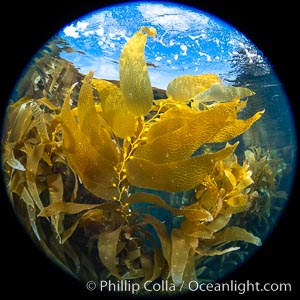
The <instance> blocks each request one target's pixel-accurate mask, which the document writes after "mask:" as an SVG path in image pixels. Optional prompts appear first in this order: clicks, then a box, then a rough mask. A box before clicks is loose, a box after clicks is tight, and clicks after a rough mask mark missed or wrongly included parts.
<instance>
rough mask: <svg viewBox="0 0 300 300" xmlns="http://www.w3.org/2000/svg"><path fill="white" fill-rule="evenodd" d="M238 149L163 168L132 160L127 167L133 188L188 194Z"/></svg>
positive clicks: (155, 164)
mask: <svg viewBox="0 0 300 300" xmlns="http://www.w3.org/2000/svg"><path fill="white" fill-rule="evenodd" d="M236 146H237V144H235V145H233V146H228V147H226V148H224V149H223V150H221V151H218V152H215V153H213V154H207V155H200V156H194V157H191V158H188V159H184V160H180V161H173V162H170V163H163V164H157V163H154V162H152V161H148V160H145V159H139V158H132V159H131V160H129V162H128V163H127V164H126V170H127V179H128V181H129V183H130V184H132V185H135V186H138V187H143V188H150V189H154V190H164V191H168V192H182V191H185V190H189V189H192V188H194V187H195V186H196V185H198V184H199V183H200V182H201V181H202V180H203V179H204V177H205V176H206V175H207V174H208V173H210V172H211V171H212V169H213V167H214V165H215V163H216V162H217V161H219V160H221V159H224V158H225V157H227V156H229V155H230V154H231V153H232V152H233V151H234V150H235V148H236Z"/></svg>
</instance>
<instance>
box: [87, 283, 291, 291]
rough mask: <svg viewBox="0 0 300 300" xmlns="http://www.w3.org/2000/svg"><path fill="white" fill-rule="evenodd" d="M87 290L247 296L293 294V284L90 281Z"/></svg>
mask: <svg viewBox="0 0 300 300" xmlns="http://www.w3.org/2000/svg"><path fill="white" fill-rule="evenodd" d="M86 288H87V290H89V291H94V290H99V291H100V292H117V293H118V292H127V293H131V294H138V293H139V292H140V291H142V290H144V291H146V292H149V293H159V292H169V293H172V292H174V293H178V292H234V293H238V294H245V293H248V292H250V293H251V292H270V293H272V292H291V291H292V284H291V283H288V282H279V283H278V282H273V283H270V282H267V283H260V282H251V281H250V280H247V281H246V282H238V281H237V280H231V281H229V282H222V283H218V282H216V283H203V282H202V283H201V282H200V283H199V282H198V281H196V280H192V281H188V282H185V281H183V282H182V283H181V284H180V285H179V286H176V285H175V284H174V283H171V282H169V281H167V280H162V281H160V282H157V281H146V282H144V283H143V284H139V283H137V282H134V281H131V280H117V281H111V280H101V281H100V282H98V283H97V282H95V281H89V282H87V283H86Z"/></svg>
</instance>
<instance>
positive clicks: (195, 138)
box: [134, 109, 229, 163]
mask: <svg viewBox="0 0 300 300" xmlns="http://www.w3.org/2000/svg"><path fill="white" fill-rule="evenodd" d="M217 111H219V109H218V110H216V109H211V110H206V111H200V112H198V113H197V114H192V115H191V116H192V117H189V118H185V119H183V118H181V119H180V120H179V121H178V122H177V118H176V117H174V118H171V119H165V120H162V121H160V122H158V123H157V124H155V125H154V126H153V127H154V130H155V133H156V137H155V138H154V134H153V133H152V129H151V127H150V129H149V133H148V134H149V136H151V137H152V138H151V140H152V139H153V138H154V139H153V141H152V142H151V143H147V144H145V145H142V146H140V147H139V148H138V149H137V150H136V151H135V153H134V157H135V158H140V159H145V160H149V161H151V162H155V163H165V162H172V161H177V160H182V159H186V158H188V157H190V156H191V155H192V154H193V153H194V152H195V151H196V150H197V149H198V148H199V147H201V146H202V145H203V144H205V143H206V142H208V141H209V140H211V139H213V138H214V136H215V135H216V134H218V133H219V132H220V131H222V130H223V128H224V127H225V126H226V121H227V118H228V116H229V114H228V113H227V112H226V111H225V112H222V111H220V113H217ZM170 120H172V122H173V123H174V124H176V123H179V124H180V125H181V127H180V128H178V129H176V128H175V129H176V130H174V131H171V132H168V133H166V132H165V131H164V129H163V128H165V127H167V128H169V126H168V124H170ZM165 123H167V124H166V126H165ZM159 127H161V128H162V129H161V130H158V128H159ZM160 133H163V135H161V136H157V134H160Z"/></svg>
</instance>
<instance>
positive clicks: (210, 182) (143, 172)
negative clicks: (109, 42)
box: [3, 27, 264, 286]
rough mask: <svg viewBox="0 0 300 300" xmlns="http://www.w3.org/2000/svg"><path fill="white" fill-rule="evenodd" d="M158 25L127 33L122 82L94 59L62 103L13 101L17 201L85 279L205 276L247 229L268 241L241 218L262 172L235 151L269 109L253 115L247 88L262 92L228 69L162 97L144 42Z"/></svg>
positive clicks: (177, 85)
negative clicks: (237, 219)
mask: <svg viewBox="0 0 300 300" xmlns="http://www.w3.org/2000/svg"><path fill="white" fill-rule="evenodd" d="M155 34H156V30H155V29H154V28H147V27H142V28H141V30H140V31H138V32H137V33H135V34H134V35H133V37H132V38H131V39H130V40H129V41H128V42H127V43H126V44H125V46H124V48H123V50H122V53H121V57H120V85H119V86H118V85H116V84H114V83H112V82H109V81H107V80H105V79H99V78H94V75H93V72H92V71H91V72H89V73H88V74H87V75H86V76H85V77H84V78H83V80H82V83H81V85H80V88H79V89H78V92H77V93H75V92H74V85H72V86H69V87H68V91H67V92H66V93H65V97H64V99H62V100H61V101H62V102H63V105H62V107H58V106H56V105H54V104H52V103H51V101H49V100H48V99H47V98H40V99H31V98H21V99H20V100H19V101H18V102H16V103H13V104H11V105H10V106H9V107H8V110H7V122H6V128H7V132H6V135H5V138H4V148H3V149H4V155H3V168H4V171H5V173H6V179H7V187H8V191H9V194H10V197H11V199H12V202H13V204H14V206H15V207H18V211H22V214H23V215H27V219H26V222H25V223H26V224H25V225H26V226H27V228H28V230H29V231H30V232H33V233H34V234H35V236H36V238H37V239H38V240H40V241H41V243H42V244H43V249H44V250H45V251H46V252H47V253H48V254H49V256H51V257H57V258H58V259H59V260H60V261H61V262H62V263H63V264H65V265H66V267H67V268H68V269H71V271H72V272H74V273H77V274H79V275H78V276H79V277H80V278H82V279H83V280H87V279H90V278H95V277H96V278H97V279H98V280H100V279H101V278H102V279H103V278H112V279H113V280H120V279H131V280H134V281H136V282H139V283H144V282H146V281H147V280H155V279H158V278H166V279H168V280H169V281H170V282H171V283H173V284H174V285H175V286H179V285H180V284H181V283H182V282H183V280H192V279H193V278H195V276H196V268H199V267H202V265H200V266H199V265H198V263H199V262H201V263H205V260H203V259H202V257H207V256H208V257H212V256H220V255H223V254H225V253H228V252H232V251H238V249H239V247H242V246H241V245H242V244H239V246H237V245H236V241H242V242H244V243H252V244H254V245H257V246H259V245H260V244H261V241H260V239H259V237H257V236H255V235H254V234H252V233H251V232H249V231H247V230H246V229H244V228H241V227H238V226H234V224H232V223H231V221H232V216H234V215H237V214H239V213H242V212H245V211H247V210H248V209H249V208H250V207H251V205H252V199H253V197H251V193H253V192H254V191H253V190H251V189H250V188H249V187H250V186H251V185H252V184H253V183H254V184H256V183H255V182H254V181H255V180H254V179H253V178H256V177H255V176H256V175H255V176H254V177H253V174H252V171H251V169H250V168H249V165H248V164H247V163H246V162H244V163H242V164H240V163H239V161H238V159H237V156H236V155H235V152H236V149H237V147H239V146H238V144H239V142H238V138H239V136H240V135H242V134H243V133H244V132H246V131H247V130H248V129H249V128H250V127H251V126H252V125H253V124H254V123H255V122H256V121H258V120H259V119H260V118H261V116H262V114H263V112H264V111H263V110H261V111H258V112H256V113H255V114H254V115H253V116H251V117H250V118H248V119H246V120H244V119H241V118H240V117H239V113H240V111H241V110H242V109H243V108H245V107H246V105H247V102H246V101H241V100H240V99H241V98H244V97H248V96H251V95H253V94H254V92H252V91H250V90H249V89H245V88H242V87H228V86H225V85H222V84H221V79H220V78H219V77H218V76H217V75H216V74H200V75H197V76H191V75H183V76H179V77H177V78H175V79H174V80H172V81H171V82H170V84H169V85H168V88H167V91H166V93H167V97H168V98H167V99H158V100H154V99H153V91H152V86H151V83H150V79H149V75H148V69H147V64H146V60H145V55H144V48H145V44H146V40H147V36H148V35H149V36H155ZM95 100H97V101H95ZM192 100H193V102H192ZM208 101H209V102H213V105H207V106H205V108H204V109H201V108H200V106H199V105H195V103H198V102H208ZM71 103H75V105H71ZM191 103H194V104H193V105H190V104H191ZM233 139H235V141H234V142H233V141H232V140H233ZM247 155H248V157H250V156H249V155H250V154H249V153H248V154H247ZM250 191H251V193H250ZM175 193H178V194H176V195H178V197H180V195H181V194H179V193H189V195H190V198H189V200H188V203H187V202H186V201H185V202H184V201H183V200H182V201H181V202H180V203H178V205H177V206H175V205H173V204H172V202H171V201H170V198H171V197H173V195H175ZM152 209H158V210H160V211H164V212H167V213H168V214H169V215H170V216H172V217H173V219H174V220H175V221H174V222H163V220H161V216H160V214H153V215H152V214H151V210H152ZM49 225H50V226H49ZM45 228H48V229H47V230H45ZM49 228H50V229H49ZM49 232H52V234H53V236H51V237H50V236H48V235H49ZM78 236H80V237H81V238H80V239H77V237H78ZM77 243H78V244H77ZM95 249H96V250H95ZM91 253H92V254H95V253H96V254H97V255H96V256H95V255H91ZM65 256H68V259H66V258H65ZM199 258H201V259H199ZM70 261H71V263H70ZM74 266H75V267H74ZM89 276H90V277H89Z"/></svg>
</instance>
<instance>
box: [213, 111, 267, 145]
mask: <svg viewBox="0 0 300 300" xmlns="http://www.w3.org/2000/svg"><path fill="white" fill-rule="evenodd" d="M263 113H264V110H262V111H259V112H257V113H256V114H254V115H253V116H252V117H251V118H249V119H247V120H238V119H236V118H235V117H234V119H232V121H230V122H228V125H227V126H225V127H224V128H223V129H222V130H220V131H219V132H218V133H217V134H216V135H215V136H214V137H213V138H212V139H211V140H210V141H209V142H210V143H219V142H226V141H229V140H231V139H233V138H235V137H237V136H239V135H241V134H242V133H244V132H245V131H247V130H248V129H249V128H250V127H251V126H252V125H253V123H255V122H256V121H257V120H259V119H260V117H261V116H262V115H263Z"/></svg>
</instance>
